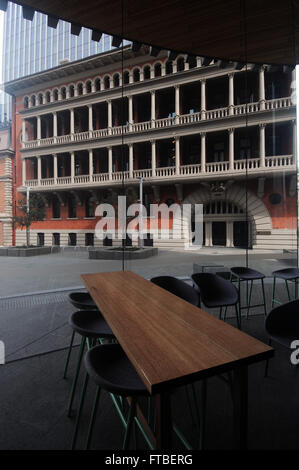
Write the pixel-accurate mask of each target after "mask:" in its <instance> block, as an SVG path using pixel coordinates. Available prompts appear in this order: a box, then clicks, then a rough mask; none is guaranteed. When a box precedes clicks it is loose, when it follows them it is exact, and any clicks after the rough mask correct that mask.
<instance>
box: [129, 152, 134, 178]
mask: <svg viewBox="0 0 299 470" xmlns="http://www.w3.org/2000/svg"><path fill="white" fill-rule="evenodd" d="M133 152H134V149H133V144H129V178H133V169H134V153H133Z"/></svg>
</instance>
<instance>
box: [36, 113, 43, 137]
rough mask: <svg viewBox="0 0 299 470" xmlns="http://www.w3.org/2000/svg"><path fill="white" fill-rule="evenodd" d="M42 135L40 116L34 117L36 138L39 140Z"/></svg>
mask: <svg viewBox="0 0 299 470" xmlns="http://www.w3.org/2000/svg"><path fill="white" fill-rule="evenodd" d="M41 136H42V129H41V118H40V116H37V117H36V138H37V140H40V139H41Z"/></svg>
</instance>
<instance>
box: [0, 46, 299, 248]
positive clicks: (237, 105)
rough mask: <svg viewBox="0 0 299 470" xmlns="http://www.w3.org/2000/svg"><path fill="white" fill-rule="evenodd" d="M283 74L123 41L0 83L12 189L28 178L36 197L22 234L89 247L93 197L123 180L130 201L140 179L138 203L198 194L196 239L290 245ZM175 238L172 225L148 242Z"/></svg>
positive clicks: (291, 179) (291, 144) (292, 181)
mask: <svg viewBox="0 0 299 470" xmlns="http://www.w3.org/2000/svg"><path fill="white" fill-rule="evenodd" d="M292 79H293V71H292V70H291V69H290V68H286V67H284V68H276V69H275V68H273V67H270V66H257V65H253V64H249V65H247V67H245V66H244V64H240V63H224V62H223V61H222V62H221V61H207V60H206V59H202V58H200V57H186V56H183V55H179V56H178V57H176V58H175V59H174V60H172V61H170V60H169V59H168V56H167V53H166V52H165V53H163V51H162V52H160V54H159V55H158V56H157V57H152V56H150V55H149V49H148V48H147V47H145V46H143V47H142V48H141V49H140V50H139V51H137V52H136V51H135V52H134V51H133V50H132V48H131V47H130V46H126V47H125V48H124V49H123V52H122V51H121V50H120V49H116V50H114V51H111V52H106V53H102V54H99V55H96V56H92V57H90V58H86V59H83V60H80V61H76V62H73V63H68V64H64V65H61V66H59V67H56V68H53V69H50V70H47V71H44V72H40V73H37V74H34V75H31V76H28V77H25V78H21V79H18V80H14V81H11V82H9V83H6V84H5V91H6V92H8V93H10V94H11V95H13V96H15V98H16V111H15V115H14V123H15V124H14V125H15V132H16V160H15V161H16V191H17V192H19V193H20V192H21V193H22V192H25V189H26V187H27V186H29V187H30V190H31V192H39V193H40V194H41V195H43V197H44V201H45V204H46V219H45V220H44V221H42V222H39V223H36V224H34V225H33V227H32V229H31V242H34V243H39V244H46V245H52V244H55V245H58V244H59V245H83V246H86V245H92V244H94V245H97V244H98V245H100V244H101V243H102V242H101V241H99V240H97V239H96V238H95V237H94V228H95V224H96V221H97V219H96V218H95V214H94V211H95V207H96V205H97V204H98V203H100V202H108V201H115V199H116V198H117V194H118V192H119V190H120V188H121V186H122V184H123V182H124V184H125V188H126V193H127V194H128V195H129V196H130V198H131V200H135V201H136V200H137V198H138V184H139V182H138V177H142V178H143V181H144V203H145V205H146V206H149V204H150V203H152V202H160V203H161V202H166V203H167V204H168V205H170V204H171V203H173V202H177V203H183V202H189V203H190V202H192V203H203V204H204V244H205V245H206V246H215V245H217V246H219V245H220V246H228V247H233V246H245V245H247V243H248V244H249V246H251V247H256V248H273V249H275V248H279V249H281V248H292V247H293V246H296V220H297V217H296V181H297V180H296V160H295V146H296V108H295V103H293V102H292V98H291V94H292ZM175 227H176V226H175ZM145 229H146V228H145ZM182 237H183V235H182V233H181V231H180V230H178V229H177V228H174V230H173V233H172V234H171V239H170V240H168V241H165V240H160V241H159V240H154V243H155V244H157V245H160V246H181V245H182V243H183V242H184V240H183V239H182ZM24 240H25V233H24V231H22V230H19V229H17V230H16V242H17V243H23V242H24Z"/></svg>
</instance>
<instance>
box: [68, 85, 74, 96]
mask: <svg viewBox="0 0 299 470" xmlns="http://www.w3.org/2000/svg"><path fill="white" fill-rule="evenodd" d="M69 93H70V97H71V98H73V97H74V96H75V87H74V85H70V87H69Z"/></svg>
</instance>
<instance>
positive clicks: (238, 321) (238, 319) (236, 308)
mask: <svg viewBox="0 0 299 470" xmlns="http://www.w3.org/2000/svg"><path fill="white" fill-rule="evenodd" d="M235 310H236V319H237V325H238V328H239V330H241V309H239V312H238V306H237V304H236V305H235Z"/></svg>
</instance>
